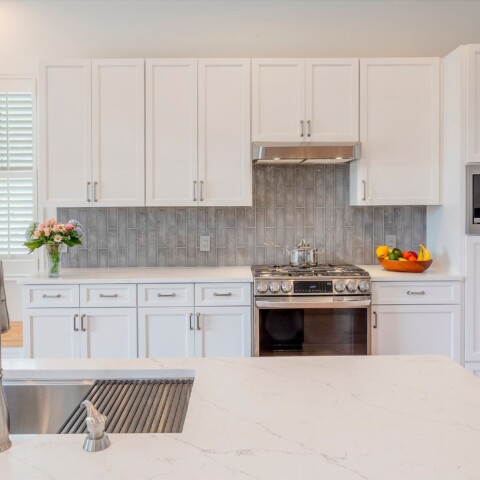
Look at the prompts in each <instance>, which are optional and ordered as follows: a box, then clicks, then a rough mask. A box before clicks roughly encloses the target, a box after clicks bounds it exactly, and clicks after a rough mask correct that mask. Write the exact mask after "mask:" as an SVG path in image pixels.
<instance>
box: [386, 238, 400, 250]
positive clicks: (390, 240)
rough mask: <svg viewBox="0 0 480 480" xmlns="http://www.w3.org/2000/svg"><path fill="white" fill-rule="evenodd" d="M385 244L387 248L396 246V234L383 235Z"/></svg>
mask: <svg viewBox="0 0 480 480" xmlns="http://www.w3.org/2000/svg"><path fill="white" fill-rule="evenodd" d="M385 245H386V246H387V247H388V248H395V247H396V246H397V236H396V235H385Z"/></svg>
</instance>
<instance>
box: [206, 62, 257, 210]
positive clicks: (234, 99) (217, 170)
mask: <svg viewBox="0 0 480 480" xmlns="http://www.w3.org/2000/svg"><path fill="white" fill-rule="evenodd" d="M198 115H199V121H198V169H199V174H198V180H199V185H198V187H199V189H198V198H199V202H200V205H205V206H211V205H228V206H237V205H252V174H251V168H252V165H251V163H252V162H251V151H250V149H251V143H250V60H249V59H242V58H237V59H208V60H207V59H202V60H199V61H198Z"/></svg>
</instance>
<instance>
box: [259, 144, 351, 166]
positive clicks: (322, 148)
mask: <svg viewBox="0 0 480 480" xmlns="http://www.w3.org/2000/svg"><path fill="white" fill-rule="evenodd" d="M357 158H360V143H358V142H356V143H279V142H272V143H253V144H252V159H253V163H254V164H256V165H298V164H302V165H308V164H318V163H324V164H335V163H346V162H350V161H352V160H355V159H357Z"/></svg>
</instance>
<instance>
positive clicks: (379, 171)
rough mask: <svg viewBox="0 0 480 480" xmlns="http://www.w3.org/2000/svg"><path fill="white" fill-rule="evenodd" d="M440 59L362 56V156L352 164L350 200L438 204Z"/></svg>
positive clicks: (358, 202)
mask: <svg viewBox="0 0 480 480" xmlns="http://www.w3.org/2000/svg"><path fill="white" fill-rule="evenodd" d="M439 115H440V59H438V58H380V59H379V58H374V59H361V60H360V141H361V144H362V156H361V159H360V160H356V161H354V162H351V164H350V174H351V182H350V185H351V186H350V193H351V199H350V200H351V201H350V203H351V204H352V205H436V204H438V203H439V174H440V117H439Z"/></svg>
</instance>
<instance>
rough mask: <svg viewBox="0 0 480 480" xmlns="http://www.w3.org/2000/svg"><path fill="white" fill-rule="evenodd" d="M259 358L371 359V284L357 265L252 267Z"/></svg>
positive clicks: (255, 333)
mask: <svg viewBox="0 0 480 480" xmlns="http://www.w3.org/2000/svg"><path fill="white" fill-rule="evenodd" d="M252 272H253V277H254V310H255V312H254V355H255V356H286V355H368V354H370V353H371V345H370V343H371V342H370V337H371V335H370V305H371V293H370V292H371V282H370V275H369V274H368V272H366V271H365V270H363V269H362V268H360V267H357V266H355V265H317V266H315V267H308V268H298V267H291V266H276V265H274V266H266V265H257V266H253V267H252Z"/></svg>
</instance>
